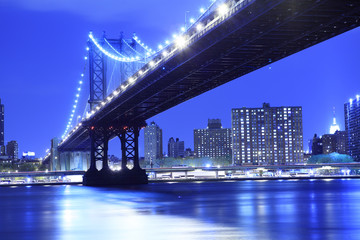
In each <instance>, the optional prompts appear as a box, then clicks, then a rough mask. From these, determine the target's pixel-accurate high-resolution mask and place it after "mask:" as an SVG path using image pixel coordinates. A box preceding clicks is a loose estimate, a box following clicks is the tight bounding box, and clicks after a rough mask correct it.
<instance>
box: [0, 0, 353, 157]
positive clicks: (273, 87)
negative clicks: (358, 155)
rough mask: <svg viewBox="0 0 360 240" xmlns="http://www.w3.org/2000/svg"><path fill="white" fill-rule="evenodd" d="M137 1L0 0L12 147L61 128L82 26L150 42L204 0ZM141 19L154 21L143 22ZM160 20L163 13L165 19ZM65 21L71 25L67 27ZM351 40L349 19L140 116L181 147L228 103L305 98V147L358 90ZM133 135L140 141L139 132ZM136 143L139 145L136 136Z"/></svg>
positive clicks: (41, 141) (37, 146) (43, 145)
mask: <svg viewBox="0 0 360 240" xmlns="http://www.w3.org/2000/svg"><path fill="white" fill-rule="evenodd" d="M109 2H112V1H109ZM140 2H141V3H143V5H142V6H144V8H137V11H138V14H136V17H135V16H134V14H132V12H126V11H125V12H123V11H124V10H121V9H120V8H119V10H118V11H120V12H121V14H119V13H117V12H116V10H113V9H112V10H111V14H109V15H108V16H103V14H101V13H94V11H93V9H95V7H96V6H94V5H96V3H94V2H92V4H89V7H87V8H86V9H77V8H76V7H74V5H71V4H70V5H69V4H68V3H57V4H58V5H55V6H48V5H46V4H45V5H42V4H36V2H34V4H32V5H29V4H27V3H26V2H25V1H17V2H15V3H14V2H10V1H4V2H1V3H0V6H1V10H0V20H1V21H2V22H3V23H4V24H3V25H4V32H6V33H7V34H8V35H9V36H11V37H9V38H2V39H1V40H0V43H1V45H2V46H8V48H5V49H4V52H3V56H4V57H3V58H2V59H1V60H0V61H1V64H2V66H5V67H4V69H5V70H4V75H3V79H2V80H1V83H2V84H1V86H2V87H1V89H0V98H1V99H2V103H3V104H4V105H5V142H9V141H11V140H16V141H18V143H19V152H20V153H21V152H25V151H34V152H36V154H37V156H39V157H41V156H44V155H45V150H46V149H47V148H49V147H50V139H51V138H53V137H60V136H61V135H62V133H63V131H64V129H65V127H66V123H67V118H68V115H69V113H70V110H71V107H72V102H73V96H74V94H75V89H76V85H77V82H78V79H79V75H80V73H81V72H82V69H83V64H84V61H83V57H84V56H85V54H86V52H85V48H86V40H87V34H88V32H89V30H93V32H94V33H96V34H97V35H100V34H101V32H102V30H106V31H107V33H108V35H109V36H118V34H119V32H120V31H121V30H123V31H124V33H125V34H126V35H127V36H131V34H132V32H134V31H135V32H136V33H137V34H138V35H139V36H141V38H142V39H143V40H144V41H146V43H147V44H148V45H150V46H154V47H155V46H157V44H158V43H159V42H161V41H163V40H164V39H166V38H170V37H171V34H172V33H173V32H175V31H177V30H178V29H179V28H180V27H181V25H182V24H183V21H184V14H185V12H186V11H190V14H193V15H195V16H196V14H197V13H198V10H199V8H200V7H202V6H206V5H208V4H209V3H208V1H199V4H193V3H192V1H189V0H187V1H173V2H172V3H171V4H169V3H166V1H159V2H157V3H153V4H152V8H151V9H152V12H151V13H150V12H149V11H148V10H147V9H149V8H147V9H146V6H149V3H146V2H143V1H134V3H129V5H127V7H128V8H125V10H128V9H133V8H132V7H134V6H135V5H137V4H139V3H140ZM38 3H39V2H38ZM112 3H113V4H115V1H114V2H112ZM117 4H118V3H117ZM153 5H154V6H155V7H154V6H153ZM114 9H115V7H114ZM168 9H171V11H168ZM107 10H109V9H107ZM114 11H115V13H114ZM99 14H100V15H99ZM149 18H151V20H152V21H150V22H149V21H147V19H149ZM6 19H11V21H6ZM163 19H167V20H168V21H166V22H167V23H166V24H164V21H163ZM45 20H46V21H45ZM70 23H71V24H72V27H68V25H69V24H70ZM24 36H26V44H24V43H23V39H24ZM359 41H360V31H359V28H357V29H354V30H352V31H350V32H347V33H344V34H342V35H340V36H337V37H335V38H333V39H330V40H328V41H325V42H323V43H321V44H318V45H316V46H314V47H311V48H309V49H306V50H304V51H302V52H300V53H297V54H294V55H292V56H290V57H287V58H285V59H283V60H281V61H279V62H275V63H272V64H271V65H269V66H267V67H264V68H262V69H259V70H257V71H255V72H253V73H250V74H247V75H246V76H244V77H242V78H239V79H237V80H234V81H232V82H230V83H227V84H225V85H223V86H220V87H218V88H217V89H214V90H212V91H209V92H207V93H204V94H202V95H201V96H199V97H196V98H194V99H192V100H189V101H187V102H185V103H183V104H180V105H178V106H176V107H174V108H172V109H170V110H168V111H166V112H164V113H161V114H159V115H157V116H155V117H154V118H151V119H148V123H150V122H151V121H155V122H156V123H157V124H158V125H159V126H160V127H161V128H162V129H163V130H164V136H163V138H164V139H169V138H170V137H171V136H174V137H179V138H180V139H182V140H183V141H184V142H185V148H187V147H191V148H192V149H194V147H193V140H192V139H193V136H192V132H193V129H200V128H204V127H205V126H206V121H207V119H209V118H220V119H221V120H222V123H223V126H224V127H225V128H229V127H230V126H231V109H232V108H241V107H257V106H260V105H261V104H262V103H263V102H269V103H270V104H271V105H274V106H288V105H296V106H302V107H303V118H304V123H303V126H304V146H307V144H306V143H307V141H308V139H310V138H312V136H313V134H314V133H318V135H322V134H324V133H328V129H329V126H330V125H331V123H332V115H333V113H332V109H333V107H334V106H335V108H336V118H337V120H338V123H339V125H340V129H341V130H344V129H345V123H344V115H343V104H344V103H345V102H347V101H348V99H349V98H354V97H355V96H356V95H357V94H359V92H360V90H359V89H358V87H357V86H359V84H356V83H357V79H356V76H359V72H360V70H359V69H358V68H357V67H356V63H357V62H356V57H357V56H358V55H359V53H360V47H359V46H358V44H357V42H359ZM16 55H18V56H16ZM34 56H35V57H34ZM49 59H50V60H51V61H49ZM19 66H21V71H18V68H19ZM85 84H88V82H87V81H86V83H85ZM19 86H20V87H19ZM292 86H294V87H292ZM86 87H87V85H86ZM244 89H245V90H244ZM239 93H241V94H239ZM259 96H260V97H259ZM173 126H176V127H173ZM141 134H142V136H141V137H140V140H142V139H143V131H142V133H141ZM110 146H111V148H110V153H112V152H114V153H115V154H116V155H120V154H118V152H120V144H119V143H115V144H114V143H113V142H111V143H110ZM140 147H141V149H143V143H141V145H140ZM115 148H117V149H115ZM304 150H306V149H304ZM163 151H164V149H163ZM140 153H142V151H140Z"/></svg>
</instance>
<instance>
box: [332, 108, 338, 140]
mask: <svg viewBox="0 0 360 240" xmlns="http://www.w3.org/2000/svg"><path fill="white" fill-rule="evenodd" d="M336 131H340V127H339V125H338V124H336V117H335V107H334V117H333V123H332V125H331V126H330V134H334V133H335V132H336Z"/></svg>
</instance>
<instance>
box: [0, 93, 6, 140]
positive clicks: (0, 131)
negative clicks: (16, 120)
mask: <svg viewBox="0 0 360 240" xmlns="http://www.w3.org/2000/svg"><path fill="white" fill-rule="evenodd" d="M4 132H5V129H4V104H1V99H0V147H1V146H4V145H5V143H4Z"/></svg>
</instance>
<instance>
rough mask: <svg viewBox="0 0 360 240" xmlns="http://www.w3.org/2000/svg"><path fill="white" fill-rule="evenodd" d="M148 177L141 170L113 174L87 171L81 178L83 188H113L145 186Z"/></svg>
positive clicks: (111, 172)
mask: <svg viewBox="0 0 360 240" xmlns="http://www.w3.org/2000/svg"><path fill="white" fill-rule="evenodd" d="M147 183H148V176H147V175H146V172H145V170H143V169H132V170H121V171H116V172H113V171H111V170H108V171H97V170H88V171H87V172H86V173H85V175H84V177H83V185H84V186H115V185H137V184H147Z"/></svg>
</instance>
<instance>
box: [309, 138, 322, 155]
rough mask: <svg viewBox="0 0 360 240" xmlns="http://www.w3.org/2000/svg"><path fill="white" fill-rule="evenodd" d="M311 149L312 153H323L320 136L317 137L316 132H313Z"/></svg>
mask: <svg viewBox="0 0 360 240" xmlns="http://www.w3.org/2000/svg"><path fill="white" fill-rule="evenodd" d="M311 150H312V151H311V154H312V155H319V154H323V143H322V140H321V138H320V137H318V135H317V134H314V137H313V140H312V147H311Z"/></svg>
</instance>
